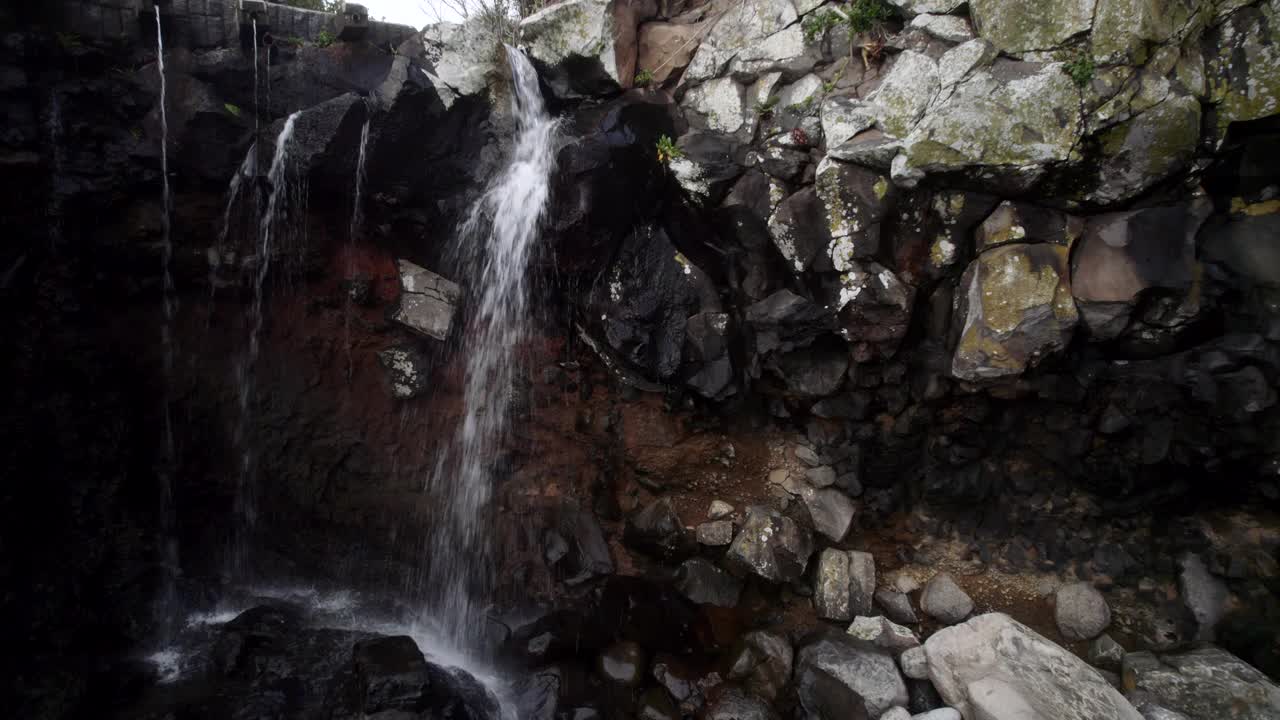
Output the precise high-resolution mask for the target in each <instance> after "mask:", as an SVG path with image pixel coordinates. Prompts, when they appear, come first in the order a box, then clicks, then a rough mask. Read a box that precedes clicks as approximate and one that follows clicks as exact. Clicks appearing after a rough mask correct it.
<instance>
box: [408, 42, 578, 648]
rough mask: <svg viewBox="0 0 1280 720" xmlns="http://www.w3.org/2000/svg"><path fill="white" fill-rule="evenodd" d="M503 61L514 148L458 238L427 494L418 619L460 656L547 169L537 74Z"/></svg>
mask: <svg viewBox="0 0 1280 720" xmlns="http://www.w3.org/2000/svg"><path fill="white" fill-rule="evenodd" d="M506 51H507V60H508V62H509V63H510V65H511V75H512V84H513V86H514V93H513V96H512V114H513V116H514V118H515V120H516V125H517V130H516V138H515V143H514V147H513V148H512V152H511V157H510V159H509V160H508V162H507V165H506V167H505V168H504V169H503V170H502V171H501V172H499V173H498V175H497V176H496V177H494V178H493V179H492V180H491V181H490V183H489V185H488V187H487V188H486V189H485V191H484V193H483V195H482V196H481V197H480V199H479V200H478V201H477V202H476V204H475V205H474V206H473V207H472V209H471V212H470V214H469V216H468V218H467V219H466V221H465V222H464V223H463V224H462V225H461V226H460V227H459V229H458V237H457V242H458V259H459V264H460V267H459V268H458V272H459V276H458V277H459V279H460V280H462V282H463V284H464V286H467V287H468V289H469V291H470V295H469V299H468V304H469V307H470V308H471V311H470V317H469V318H468V321H467V329H466V332H465V333H463V338H464V339H463V340H462V343H463V347H462V348H461V354H460V355H459V357H462V358H465V363H466V366H465V381H464V382H465V388H464V392H463V401H464V403H465V409H464V413H463V417H462V420H461V422H460V424H459V426H458V428H457V430H456V432H455V434H454V437H453V438H452V441H451V442H450V443H449V445H448V446H447V447H446V448H445V449H444V450H443V451H442V452H441V453H440V454H439V455H438V460H437V464H436V467H435V471H434V473H433V474H432V476H431V478H430V480H429V485H428V490H429V491H430V492H431V493H432V494H433V495H434V496H436V497H439V498H440V499H441V501H442V503H443V510H444V512H443V513H442V514H441V515H440V516H438V521H437V522H436V524H435V526H434V528H433V537H432V538H431V542H432V544H433V547H431V548H430V555H429V556H430V558H431V565H430V568H429V569H428V574H427V578H426V584H425V587H424V590H425V594H426V595H427V597H428V600H429V603H428V607H427V608H425V612H426V613H427V614H428V615H430V616H434V620H435V622H436V623H437V624H438V625H439V627H441V628H443V629H445V632H446V633H447V634H448V635H449V636H451V639H452V640H453V642H454V643H455V644H456V645H457V647H459V648H467V647H474V646H475V642H476V640H477V639H478V638H479V636H480V634H481V630H482V629H483V622H484V618H483V617H482V616H481V610H482V608H483V605H482V603H484V602H485V601H486V599H487V598H488V597H490V594H491V589H492V587H493V567H492V558H491V556H490V550H489V547H488V543H487V536H488V534H489V532H490V529H489V528H488V527H487V523H486V522H485V520H484V514H485V510H486V506H487V505H488V502H489V497H490V494H491V490H492V488H491V485H492V483H493V477H492V475H491V473H492V470H493V466H494V463H495V459H496V458H497V457H498V456H499V455H500V454H501V452H500V451H501V449H502V446H503V444H504V442H505V439H506V437H507V432H508V429H509V418H508V410H509V409H510V401H511V396H512V390H513V385H514V383H515V381H516V376H517V372H518V367H517V366H518V362H517V356H516V353H517V352H518V348H519V347H520V345H521V342H522V341H523V340H524V339H525V337H526V335H527V332H528V329H527V322H528V317H529V307H528V292H527V282H528V281H527V279H526V271H527V268H528V265H529V261H530V257H531V254H532V252H533V249H534V246H535V243H536V241H537V239H538V231H539V228H540V225H541V222H542V219H543V214H544V212H545V209H546V205H547V199H548V197H549V195H550V182H551V176H552V173H553V171H554V169H555V139H556V121H555V120H554V119H552V118H551V116H550V115H548V114H547V110H546V106H545V104H544V103H543V99H542V93H541V90H540V88H539V86H538V76H537V73H536V72H535V71H534V69H533V66H532V65H531V64H530V63H529V60H528V59H527V58H526V57H525V56H524V55H523V54H522V53H520V52H519V51H517V50H514V49H513V48H510V47H508V48H506Z"/></svg>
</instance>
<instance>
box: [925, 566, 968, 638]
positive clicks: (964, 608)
mask: <svg viewBox="0 0 1280 720" xmlns="http://www.w3.org/2000/svg"><path fill="white" fill-rule="evenodd" d="M920 609H921V610H923V611H924V613H925V614H926V615H928V616H929V617H931V618H933V619H935V620H937V621H939V622H941V623H943V624H946V625H955V624H956V623H958V622H962V621H963V620H964V619H965V618H966V617H968V616H969V613H971V612H973V600H972V599H971V598H970V597H969V595H968V593H966V592H965V591H964V590H963V589H962V588H961V587H960V586H959V585H957V584H956V581H955V579H954V578H952V577H951V575H949V574H947V573H938V574H937V575H934V576H933V578H931V579H930V580H929V582H928V583H927V584H926V585H925V586H924V593H923V594H922V595H921V596H920Z"/></svg>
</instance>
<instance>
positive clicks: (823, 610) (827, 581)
mask: <svg viewBox="0 0 1280 720" xmlns="http://www.w3.org/2000/svg"><path fill="white" fill-rule="evenodd" d="M875 589H876V565H875V558H874V557H872V556H871V554H870V553H865V552H857V551H846V550H838V549H836V548H827V549H826V550H823V551H822V554H821V555H819V556H818V572H817V576H816V578H815V579H814V588H813V598H814V600H813V602H814V607H815V608H816V609H817V612H818V617H822V618H826V619H828V620H850V619H852V618H853V617H855V616H858V615H866V614H867V613H869V612H871V602H872V597H873V594H874V592H875Z"/></svg>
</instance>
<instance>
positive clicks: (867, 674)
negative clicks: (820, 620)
mask: <svg viewBox="0 0 1280 720" xmlns="http://www.w3.org/2000/svg"><path fill="white" fill-rule="evenodd" d="M795 683H796V694H797V695H798V696H799V698H800V704H801V705H802V706H803V707H804V709H805V711H806V712H807V713H808V717H810V718H816V719H818V720H846V719H847V718H850V717H874V718H878V717H880V716H881V715H883V714H884V713H886V712H888V711H889V709H890V708H893V707H902V706H905V705H906V704H907V700H908V696H907V686H906V683H905V682H904V681H903V679H902V676H901V675H900V674H899V673H898V666H897V664H896V663H895V662H894V661H893V656H891V655H889V654H888V653H885V652H881V651H878V650H872V649H868V648H865V647H860V646H859V645H858V644H857V643H856V642H855V641H853V640H852V639H848V638H842V637H839V636H836V635H832V636H828V637H823V638H821V639H819V640H817V641H815V642H813V643H810V644H809V645H807V646H805V647H804V648H802V649H801V650H800V652H799V653H798V654H797V658H796V679H795ZM860 712H865V715H859V713H860Z"/></svg>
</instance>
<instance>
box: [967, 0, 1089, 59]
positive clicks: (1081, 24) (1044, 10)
mask: <svg viewBox="0 0 1280 720" xmlns="http://www.w3.org/2000/svg"><path fill="white" fill-rule="evenodd" d="M1098 1H1099V0H1062V1H1061V2H1051V3H1036V4H1029V3H1026V2H1022V0H971V1H970V3H969V11H970V13H971V14H972V15H973V23H974V25H975V26H977V28H978V34H980V35H981V36H982V37H984V38H986V39H988V40H990V41H991V42H992V43H994V44H995V46H996V47H997V48H999V49H1000V52H1003V53H1007V54H1009V55H1020V54H1023V53H1032V52H1039V51H1048V50H1053V49H1055V48H1058V47H1060V46H1062V45H1064V44H1065V43H1066V42H1067V40H1069V39H1071V38H1072V37H1074V36H1076V35H1079V34H1081V33H1085V32H1088V31H1089V29H1090V27H1091V26H1092V23H1093V13H1094V7H1095V5H1097V3H1098Z"/></svg>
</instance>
